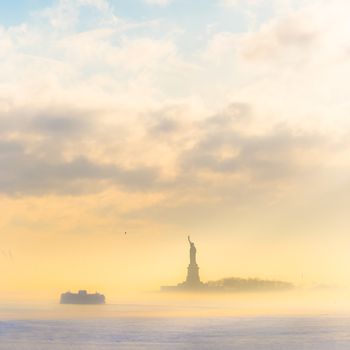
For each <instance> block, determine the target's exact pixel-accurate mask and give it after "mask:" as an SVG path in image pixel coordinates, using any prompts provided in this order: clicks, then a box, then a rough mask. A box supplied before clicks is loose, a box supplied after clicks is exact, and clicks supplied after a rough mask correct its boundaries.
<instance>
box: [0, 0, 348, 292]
mask: <svg viewBox="0 0 350 350" xmlns="http://www.w3.org/2000/svg"><path fill="white" fill-rule="evenodd" d="M349 12H350V2H349V1H347V0H333V1H329V0H327V1H323V0H304V1H303V0H295V1H293V0H264V1H262V0H261V1H260V0H255V1H254V0H200V1H199V0H193V1H189V0H172V1H171V0H144V1H143V0H127V1H126V0H125V1H124V0H109V1H107V0H55V1H49V0H27V1H25V0H13V1H2V2H1V3H0V62H1V66H0V135H1V138H0V169H1V170H0V200H1V201H0V205H1V208H0V209H1V216H0V275H1V289H0V293H3V294H5V295H10V294H11V295H15V294H16V293H17V294H18V295H20V296H25V295H35V294H36V293H42V294H43V295H50V296H56V293H59V292H60V291H62V289H63V290H65V289H78V288H89V289H93V290H94V289H99V290H102V291H107V292H109V293H110V294H112V293H114V294H116V293H118V292H119V291H122V290H152V289H153V290H154V289H157V288H158V286H159V285H161V284H172V283H177V282H180V281H181V280H183V279H184V278H185V274H186V266H187V263H188V244H187V242H186V237H187V234H191V237H192V240H193V241H194V242H195V243H196V245H197V250H198V263H199V265H200V267H201V270H200V273H201V276H202V278H203V280H209V279H216V278H222V277H225V276H240V277H246V276H257V277H261V278H277V279H284V280H288V281H291V282H295V283H299V282H301V276H303V280H304V281H305V282H307V283H327V284H339V285H343V284H345V285H349V284H350V269H349V267H348V266H350V254H349V251H350V235H349V232H350V222H349V218H348V216H349V215H348V213H349V210H348V208H349V207H350V180H349V179H350V157H349V153H350V140H349V132H350V119H349V112H350V100H349V87H348V85H349V78H350V60H349V58H350V25H349V20H348V19H349V18H348V17H349ZM125 231H127V232H128V234H127V235H126V236H125V235H124V232H125ZM30 293H31V294H30ZM0 295H1V294H0Z"/></svg>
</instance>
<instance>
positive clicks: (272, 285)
mask: <svg viewBox="0 0 350 350" xmlns="http://www.w3.org/2000/svg"><path fill="white" fill-rule="evenodd" d="M187 240H188V243H189V244H190V264H189V265H188V267H187V277H186V280H185V281H184V282H182V283H178V284H177V285H174V286H162V287H161V291H162V292H186V291H189V292H229V293H230V292H231V293H232V292H247V291H248V292H249V291H252V292H260V291H273V290H288V289H292V288H293V285H292V284H291V283H288V282H283V281H272V280H262V279H259V278H237V277H229V278H223V279H220V280H217V281H209V282H206V283H203V282H202V281H201V279H200V277H199V266H198V264H197V248H196V246H195V244H194V242H192V241H191V238H190V236H188V237H187Z"/></svg>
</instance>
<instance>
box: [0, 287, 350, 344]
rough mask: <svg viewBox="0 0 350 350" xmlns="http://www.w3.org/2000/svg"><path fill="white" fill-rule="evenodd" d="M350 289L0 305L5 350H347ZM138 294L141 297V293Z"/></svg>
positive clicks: (0, 337)
mask: <svg viewBox="0 0 350 350" xmlns="http://www.w3.org/2000/svg"><path fill="white" fill-rule="evenodd" d="M346 294H347V292H346V291H344V292H339V291H337V292H334V291H329V290H327V291H318V292H315V291H293V292H284V293H260V294H253V293H252V294H227V295H198V294H177V295H174V294H162V293H145V294H142V295H141V294H140V295H138V296H136V295H133V296H129V298H128V297H127V296H123V297H120V299H119V302H118V301H116V302H115V301H114V300H113V302H111V303H110V304H106V305H59V304H58V301H52V302H40V303H38V302H37V303H28V302H25V301H21V302H8V303H6V304H2V305H0V320H1V321H0V349H1V350H2V349H11V350H12V349H14V350H22V349H23V350H27V349H29V350H32V349H33V350H37V349H38V350H41V349H54V350H56V349H127V350H132V349H152V350H158V349H159V350H163V349H164V350H165V349H220V350H221V349H236V350H253V349H254V350H256V349H258V350H259V349H261V350H265V349H266V350H271V349H272V350H273V349H276V350H277V349H283V350H300V349H310V350H313V349H315V350H316V349H317V350H319V349H321V350H322V349H325V350H326V349H327V350H331V349H332V350H333V349H344V350H345V349H348V348H349V344H350V307H349V306H350V305H349V303H348V304H347V303H346ZM136 297H137V299H135V298H136Z"/></svg>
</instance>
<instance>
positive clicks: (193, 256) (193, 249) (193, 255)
mask: <svg viewBox="0 0 350 350" xmlns="http://www.w3.org/2000/svg"><path fill="white" fill-rule="evenodd" d="M187 239H188V242H189V243H190V265H192V266H195V265H197V262H196V254H197V249H196V247H195V245H194V243H193V242H191V239H190V236H188V237H187Z"/></svg>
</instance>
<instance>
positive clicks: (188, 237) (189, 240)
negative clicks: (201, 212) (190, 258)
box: [187, 236, 192, 244]
mask: <svg viewBox="0 0 350 350" xmlns="http://www.w3.org/2000/svg"><path fill="white" fill-rule="evenodd" d="M187 239H188V242H189V243H190V244H192V242H191V238H190V236H187Z"/></svg>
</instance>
